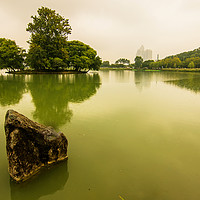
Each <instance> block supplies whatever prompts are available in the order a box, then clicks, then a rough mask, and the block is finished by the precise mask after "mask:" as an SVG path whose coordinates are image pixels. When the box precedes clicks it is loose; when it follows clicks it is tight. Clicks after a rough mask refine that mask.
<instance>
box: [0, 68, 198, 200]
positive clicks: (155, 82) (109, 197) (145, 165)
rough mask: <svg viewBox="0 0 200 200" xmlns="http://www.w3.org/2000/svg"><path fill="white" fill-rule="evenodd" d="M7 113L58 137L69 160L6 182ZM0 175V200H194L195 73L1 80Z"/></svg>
mask: <svg viewBox="0 0 200 200" xmlns="http://www.w3.org/2000/svg"><path fill="white" fill-rule="evenodd" d="M8 109H14V110H16V111H18V112H20V113H22V114H24V115H25V116H27V117H29V118H30V119H32V120H34V121H37V122H39V123H42V124H45V125H50V126H53V127H54V128H55V129H56V130H57V131H61V132H63V133H64V134H65V136H66V137H67V139H68V141H69V147H68V156H69V159H68V160H67V161H65V162H61V163H59V164H57V165H55V166H52V167H51V168H50V169H48V170H47V169H45V170H43V171H42V172H41V173H40V174H38V175H36V176H35V177H33V178H32V179H31V180H30V181H27V182H25V183H22V184H16V183H14V182H13V181H12V180H10V177H9V174H8V161H7V157H6V148H5V134H4V127H3V126H4V117H5V113H6V111H7V110H8ZM0 172H1V174H0V194H1V197H3V199H5V200H7V199H8V200H9V199H12V200H25V199H26V200H27V199H29V200H38V199H41V200H55V199H59V200H64V199H67V200H199V198H200V190H199V187H200V73H183V72H134V71H128V70H127V71H123V70H120V71H115V70H113V71H109V70H102V71H100V72H97V73H92V72H91V73H89V74H79V75H77V74H69V75H47V74H46V75H6V74H1V75H0Z"/></svg>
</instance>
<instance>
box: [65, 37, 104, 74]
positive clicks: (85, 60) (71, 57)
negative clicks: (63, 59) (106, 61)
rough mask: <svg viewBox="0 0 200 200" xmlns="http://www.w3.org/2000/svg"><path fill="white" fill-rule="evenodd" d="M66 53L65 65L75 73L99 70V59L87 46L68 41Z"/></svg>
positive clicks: (78, 42)
mask: <svg viewBox="0 0 200 200" xmlns="http://www.w3.org/2000/svg"><path fill="white" fill-rule="evenodd" d="M66 51H67V52H68V59H67V64H68V66H69V67H72V68H73V69H75V70H76V71H81V70H99V67H100V65H101V58H100V57H99V56H97V52H96V51H95V50H94V49H93V48H91V47H90V46H89V45H86V44H84V43H83V42H80V41H77V40H74V41H68V42H67V46H66Z"/></svg>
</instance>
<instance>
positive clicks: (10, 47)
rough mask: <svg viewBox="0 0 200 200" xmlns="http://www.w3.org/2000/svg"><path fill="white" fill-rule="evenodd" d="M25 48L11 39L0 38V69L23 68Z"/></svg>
mask: <svg viewBox="0 0 200 200" xmlns="http://www.w3.org/2000/svg"><path fill="white" fill-rule="evenodd" d="M24 56H25V50H23V49H22V48H20V47H18V46H17V45H16V43H15V41H13V40H9V39H5V38H0V69H8V70H9V71H10V70H13V71H15V69H24V65H23V62H24Z"/></svg>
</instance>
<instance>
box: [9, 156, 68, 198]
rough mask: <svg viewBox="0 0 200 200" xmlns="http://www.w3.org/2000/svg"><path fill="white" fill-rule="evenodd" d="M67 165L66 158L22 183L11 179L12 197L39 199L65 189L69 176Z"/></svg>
mask: <svg viewBox="0 0 200 200" xmlns="http://www.w3.org/2000/svg"><path fill="white" fill-rule="evenodd" d="M67 167H68V166H67V160H66V161H64V162H60V163H57V164H56V165H52V166H51V168H49V169H46V168H44V169H43V170H42V173H41V174H39V176H37V175H36V176H33V177H32V178H31V179H30V180H28V181H26V182H23V183H21V184H17V183H15V182H14V181H12V180H11V181H10V187H11V199H12V200H22V199H27V200H37V199H40V197H42V196H45V195H50V194H53V193H55V192H56V191H58V190H63V189H64V186H65V184H66V182H67V180H68V177H69V172H68V169H67Z"/></svg>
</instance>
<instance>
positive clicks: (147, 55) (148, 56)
mask: <svg viewBox="0 0 200 200" xmlns="http://www.w3.org/2000/svg"><path fill="white" fill-rule="evenodd" d="M136 56H141V57H142V58H143V60H144V61H145V60H152V50H151V49H146V50H145V49H144V46H143V45H142V46H141V47H140V48H139V49H138V50H137V53H136Z"/></svg>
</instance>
